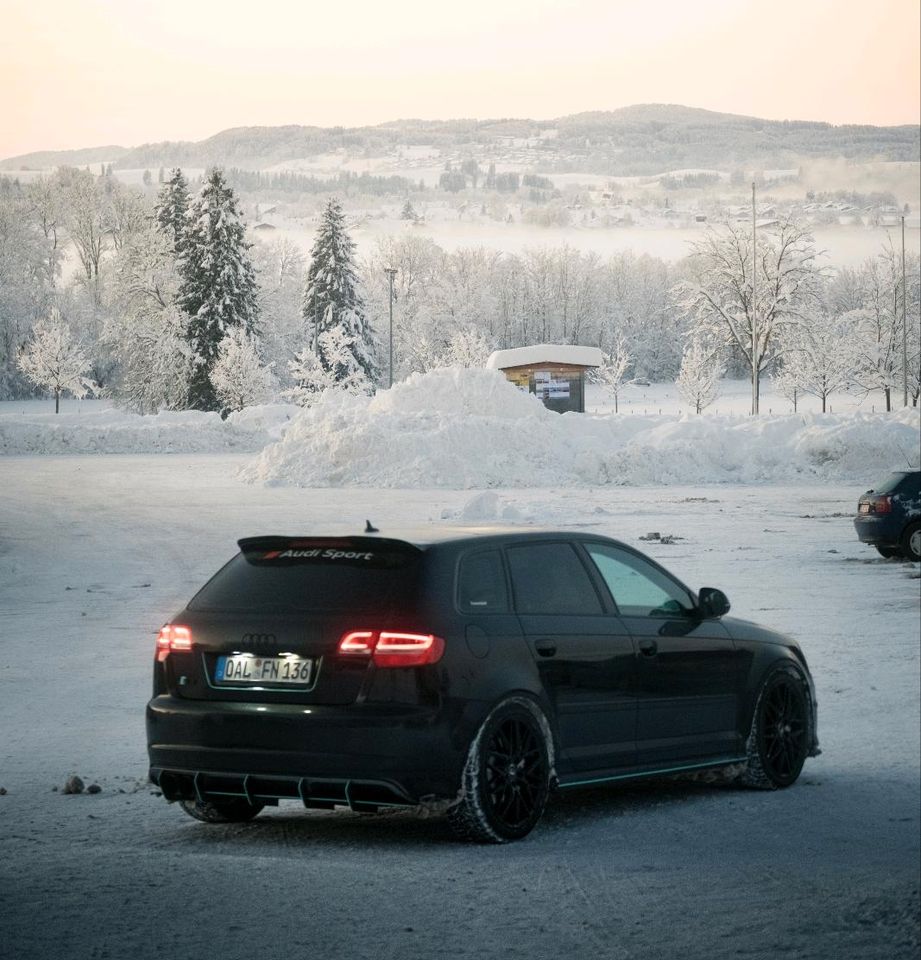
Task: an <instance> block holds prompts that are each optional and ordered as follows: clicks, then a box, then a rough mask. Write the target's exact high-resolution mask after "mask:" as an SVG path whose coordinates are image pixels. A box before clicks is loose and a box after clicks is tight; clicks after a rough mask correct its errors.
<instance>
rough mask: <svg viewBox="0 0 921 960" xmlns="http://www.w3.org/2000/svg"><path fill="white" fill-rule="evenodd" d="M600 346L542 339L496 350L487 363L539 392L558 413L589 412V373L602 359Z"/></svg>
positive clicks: (537, 394)
mask: <svg viewBox="0 0 921 960" xmlns="http://www.w3.org/2000/svg"><path fill="white" fill-rule="evenodd" d="M602 359H603V358H602V356H601V350H599V349H598V347H579V346H572V345H570V344H555V343H541V344H537V345H536V346H533V347H516V348H514V349H512V350H496V351H495V352H494V353H493V354H492V355H491V356H490V358H489V360H488V361H487V363H486V366H487V367H488V368H489V369H490V370H501V371H502V372H503V373H504V374H505V376H506V377H507V378H508V379H509V380H510V381H511V382H512V383H514V384H515V385H516V386H517V387H519V388H520V389H522V390H527V391H529V392H530V393H533V394H535V395H536V396H537V397H538V398H539V399H540V400H542V401H543V403H544V406H546V407H547V408H548V409H549V410H555V411H556V412H557V413H566V412H567V411H569V410H572V411H575V412H576V413H585V373H586V371H587V370H591V369H593V368H594V367H600V366H601V363H602Z"/></svg>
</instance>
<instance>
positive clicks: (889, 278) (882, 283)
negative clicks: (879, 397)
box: [832, 243, 919, 410]
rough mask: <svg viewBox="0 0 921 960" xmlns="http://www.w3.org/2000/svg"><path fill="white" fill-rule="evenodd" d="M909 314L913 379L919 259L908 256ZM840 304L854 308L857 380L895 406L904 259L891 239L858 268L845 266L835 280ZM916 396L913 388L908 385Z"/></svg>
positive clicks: (911, 374) (899, 381)
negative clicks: (894, 396) (848, 268)
mask: <svg viewBox="0 0 921 960" xmlns="http://www.w3.org/2000/svg"><path fill="white" fill-rule="evenodd" d="M906 280H907V283H906V296H907V299H906V303H905V308H906V309H905V316H906V321H907V324H908V328H907V330H906V337H905V339H906V340H907V342H908V368H909V381H910V384H911V383H912V382H914V379H915V374H914V371H915V369H917V365H918V361H917V359H916V358H917V351H918V347H917V344H918V338H919V333H918V322H919V317H918V314H919V299H918V298H919V294H918V290H919V260H918V257H917V255H911V256H909V257H907V258H906ZM832 292H833V296H835V297H836V299H837V303H838V305H839V308H843V309H848V310H852V311H859V312H855V313H854V314H853V316H854V317H855V318H856V319H857V320H858V323H857V326H856V331H855V344H856V348H857V361H856V367H855V375H854V380H855V383H856V384H857V386H858V387H860V388H862V389H863V390H864V392H866V393H870V392H871V391H874V390H879V391H881V392H882V393H883V396H884V397H885V400H886V409H887V410H891V409H892V395H893V393H895V394H896V395H898V394H899V393H900V392H901V388H902V342H903V337H902V260H901V253H900V252H897V251H896V250H895V249H894V248H893V246H892V244H891V243H890V244H889V245H888V246H887V247H885V248H884V249H883V251H882V252H881V253H880V254H879V255H878V256H876V257H873V258H871V259H869V260H866V261H865V262H864V263H863V264H862V265H861V266H860V267H859V268H857V269H856V270H842V271H841V272H840V274H839V275H838V277H836V278H835V282H834V283H833V284H832ZM910 393H911V394H912V395H914V391H913V390H910Z"/></svg>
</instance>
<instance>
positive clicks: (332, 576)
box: [189, 543, 420, 612]
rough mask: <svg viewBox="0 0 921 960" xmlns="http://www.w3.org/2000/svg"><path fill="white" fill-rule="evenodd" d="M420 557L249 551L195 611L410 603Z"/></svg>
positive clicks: (323, 549)
mask: <svg viewBox="0 0 921 960" xmlns="http://www.w3.org/2000/svg"><path fill="white" fill-rule="evenodd" d="M419 557H420V553H419V552H418V551H417V550H414V549H412V548H409V549H407V550H399V549H374V548H368V547H366V546H354V545H349V544H347V545H342V544H335V545H332V546H324V545H319V546H316V545H314V544H312V543H311V544H304V545H299V546H295V547H290V546H282V547H280V548H275V547H273V548H271V549H265V548H262V549H255V550H249V549H248V550H244V551H243V552H241V553H239V554H238V555H237V556H236V557H234V558H233V560H231V561H230V563H228V564H227V565H226V566H225V567H223V568H222V569H221V570H219V571H218V572H217V573H216V574H215V575H214V577H212V578H211V580H209V581H208V583H206V584H205V586H204V587H202V589H201V590H200V591H199V592H198V593H197V594H196V595H195V597H194V598H193V599H192V602H191V603H190V604H189V609H190V610H272V611H273V612H284V611H288V610H291V611H314V610H316V611H330V610H367V611H377V610H381V609H388V608H390V607H393V606H394V605H400V606H403V605H406V604H408V603H410V601H411V600H412V598H413V596H414V594H415V587H416V582H417V578H418V571H419V567H420V561H419Z"/></svg>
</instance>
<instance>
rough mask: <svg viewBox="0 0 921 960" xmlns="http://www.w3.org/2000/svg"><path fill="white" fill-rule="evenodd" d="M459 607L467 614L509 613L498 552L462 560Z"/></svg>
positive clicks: (458, 589) (458, 575) (458, 596)
mask: <svg viewBox="0 0 921 960" xmlns="http://www.w3.org/2000/svg"><path fill="white" fill-rule="evenodd" d="M457 603H458V606H459V607H460V609H461V610H462V611H463V612H464V613H508V591H507V590H506V587H505V570H503V569H502V558H501V557H500V556H499V552H498V551H497V550H489V551H486V552H484V553H474V554H468V555H467V556H466V557H464V558H463V559H462V560H461V563H460V570H459V571H458V574H457Z"/></svg>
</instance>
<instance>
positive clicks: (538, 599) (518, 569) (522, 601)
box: [508, 543, 603, 615]
mask: <svg viewBox="0 0 921 960" xmlns="http://www.w3.org/2000/svg"><path fill="white" fill-rule="evenodd" d="M508 562H509V568H510V570H511V573H512V587H513V588H514V591H515V608H516V609H517V611H518V612H519V613H564V614H569V615H575V614H595V613H602V612H603V611H602V607H601V601H600V600H599V598H598V594H597V593H596V591H595V588H594V586H593V585H592V581H591V579H590V578H589V575H588V571H587V570H586V569H585V567H584V566H583V565H582V561H581V560H580V559H579V556H578V554H577V553H576V551H575V550H574V549H573V547H572V544H569V543H535V544H529V545H527V546H522V547H510V548H509V549H508Z"/></svg>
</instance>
